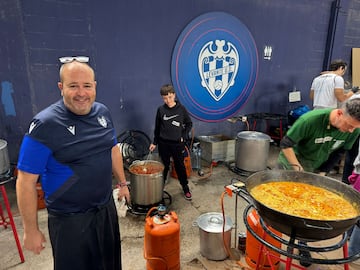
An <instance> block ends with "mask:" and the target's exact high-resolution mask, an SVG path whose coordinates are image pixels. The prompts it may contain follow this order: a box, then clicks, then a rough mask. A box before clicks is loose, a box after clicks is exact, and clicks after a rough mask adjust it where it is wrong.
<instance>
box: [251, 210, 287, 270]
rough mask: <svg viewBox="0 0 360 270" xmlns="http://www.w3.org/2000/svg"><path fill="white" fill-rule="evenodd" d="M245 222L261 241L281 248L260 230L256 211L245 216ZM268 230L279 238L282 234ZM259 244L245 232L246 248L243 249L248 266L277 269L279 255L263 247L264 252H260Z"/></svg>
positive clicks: (262, 269)
mask: <svg viewBox="0 0 360 270" xmlns="http://www.w3.org/2000/svg"><path fill="white" fill-rule="evenodd" d="M247 221H248V223H249V225H250V227H251V229H252V230H253V231H254V232H255V233H256V234H257V235H258V236H260V237H261V238H262V239H264V240H266V241H267V242H268V243H270V244H271V245H273V246H275V247H278V248H281V243H280V242H279V241H277V240H275V239H274V238H273V237H271V236H269V235H268V234H266V233H264V229H263V228H262V226H261V224H260V220H259V215H258V213H257V211H256V210H253V211H251V212H250V214H249V215H248V216H247ZM268 229H269V230H270V231H271V232H272V233H274V234H275V235H278V236H279V237H281V236H282V234H281V233H280V232H278V231H276V230H274V229H273V228H271V227H268ZM261 246H262V245H261V243H260V242H259V241H258V240H256V238H255V237H254V236H253V235H252V234H251V233H250V232H249V231H247V234H246V247H245V256H246V257H245V259H246V262H247V264H248V265H249V266H251V267H252V268H256V267H258V268H256V269H260V270H266V269H278V268H279V265H280V254H279V253H277V252H275V251H273V250H271V249H270V248H267V247H265V246H264V248H265V250H263V251H260V249H261ZM260 252H261V254H260V260H259V262H258V259H259V253H260ZM266 252H268V253H269V255H270V259H271V264H272V266H273V267H274V268H272V267H271V264H270V262H269V260H268V258H267V256H266Z"/></svg>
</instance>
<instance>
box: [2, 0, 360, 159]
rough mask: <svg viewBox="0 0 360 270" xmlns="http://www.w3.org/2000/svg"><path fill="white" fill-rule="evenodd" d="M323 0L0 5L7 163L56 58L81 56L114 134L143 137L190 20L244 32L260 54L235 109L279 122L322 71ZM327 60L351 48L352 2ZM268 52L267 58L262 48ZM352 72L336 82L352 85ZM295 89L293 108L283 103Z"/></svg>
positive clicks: (52, 75)
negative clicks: (218, 14)
mask: <svg viewBox="0 0 360 270" xmlns="http://www.w3.org/2000/svg"><path fill="white" fill-rule="evenodd" d="M332 2H333V1H332V0H319V1H313V0H276V1H274V0H252V1H248V0H227V1H224V0H182V1H178V0H157V1H148V0H131V1H124V0H122V1H120V0H108V1H103V2H101V1H95V0H62V1H56V0H54V1H47V0H31V1H27V0H2V1H1V3H0V10H1V16H0V33H1V34H0V35H1V42H0V59H1V61H0V82H1V86H2V87H1V88H0V94H1V95H0V97H1V103H0V127H1V128H0V138H3V139H5V140H7V141H8V143H9V146H8V148H9V152H10V158H11V160H12V161H15V160H16V157H17V152H18V148H19V145H20V142H21V138H22V136H23V134H24V133H25V132H26V130H27V127H28V124H29V121H30V120H31V118H32V116H33V115H34V114H35V113H37V112H39V111H40V110H41V109H43V108H44V107H46V106H47V105H49V104H50V103H52V102H54V101H56V100H57V99H59V97H60V95H59V90H58V89H57V81H58V69H59V63H58V61H57V59H58V57H59V56H65V55H87V56H90V59H91V60H90V63H91V65H92V66H93V67H94V69H95V71H96V74H97V81H98V92H97V100H98V101H100V102H103V103H105V104H106V105H107V106H108V107H109V108H110V110H111V111H112V114H113V118H114V121H115V126H116V129H117V132H118V134H120V133H121V132H123V131H125V130H128V129H140V130H142V131H144V132H146V133H147V134H148V135H150V136H151V137H152V132H153V128H154V118H155V112H156V108H157V107H158V106H159V105H160V104H161V103H162V100H161V97H160V96H159V88H160V86H161V85H162V84H164V83H168V82H170V78H171V75H170V64H171V54H172V50H173V48H174V45H175V43H176V40H177V37H178V36H179V34H180V33H181V31H182V30H183V29H184V27H186V25H187V24H188V23H189V22H190V21H192V20H193V19H194V18H196V17H197V16H199V15H201V14H203V13H206V12H211V11H224V12H227V13H229V14H232V15H234V16H236V17H237V18H238V19H239V20H240V21H242V22H243V23H244V24H245V25H246V26H247V27H248V29H249V30H250V32H251V33H252V35H253V37H254V39H255V42H256V44H257V48H258V53H259V60H260V61H259V73H258V79H257V83H256V85H255V87H254V90H253V92H252V95H251V96H250V98H249V100H248V102H247V103H246V104H245V105H244V106H243V107H242V108H241V109H240V110H239V114H241V115H244V114H248V113H254V112H272V113H281V114H286V113H287V111H288V110H289V109H291V108H292V107H293V106H297V105H299V104H309V105H310V104H311V103H310V101H309V98H308V92H309V88H310V84H311V81H312V78H313V77H314V76H316V74H318V73H319V72H320V71H321V70H322V65H323V61H324V56H325V48H326V39H327V34H328V27H329V22H330V21H331V20H330V19H331V14H330V10H331V4H332ZM340 6H341V7H340V12H339V16H338V20H337V22H336V34H335V37H334V49H333V50H332V55H331V58H332V59H334V58H343V59H345V60H347V61H348V62H349V63H350V60H351V48H352V47H359V46H360V33H359V32H360V30H359V29H360V21H359V20H358V18H359V10H360V1H359V0H342V1H341V5H340ZM265 45H271V46H273V57H272V60H270V61H269V60H264V59H263V58H262V56H263V52H262V51H263V48H264V46H265ZM350 75H351V71H350V72H349V73H348V75H347V76H346V77H345V79H348V80H351V77H350ZM294 87H296V88H297V89H299V90H301V93H302V99H303V100H302V102H301V103H299V104H289V103H288V92H289V91H291V90H292V89H293V88H294ZM194 127H195V134H196V135H207V134H219V133H225V134H226V135H229V136H235V135H236V133H237V132H238V131H240V130H242V129H244V128H245V127H244V126H243V125H242V123H236V124H231V123H229V122H227V121H224V122H218V123H205V122H200V121H198V120H196V119H194Z"/></svg>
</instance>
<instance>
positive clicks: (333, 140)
mask: <svg viewBox="0 0 360 270" xmlns="http://www.w3.org/2000/svg"><path fill="white" fill-rule="evenodd" d="M331 111H332V109H322V110H312V111H310V112H307V113H305V114H303V115H302V116H301V117H300V118H299V119H297V120H296V121H295V123H294V124H293V126H292V127H291V128H290V129H289V130H288V131H287V133H286V136H288V137H289V138H290V139H291V140H292V141H294V142H295V145H294V146H293V148H294V151H295V154H296V157H297V158H298V160H299V162H300V164H301V165H302V166H303V168H304V170H305V171H309V172H314V171H315V170H316V169H318V168H319V167H320V166H321V165H322V164H323V163H324V162H325V161H327V160H328V158H329V156H330V154H331V153H333V152H334V151H336V150H338V149H340V148H343V149H345V150H349V149H351V147H352V145H353V143H354V142H355V140H356V139H357V138H358V136H359V134H360V129H355V131H354V132H352V133H350V132H341V131H339V130H338V129H337V128H335V127H333V126H331V125H330V112H331ZM278 162H279V163H280V164H281V165H283V166H284V168H286V169H292V167H291V166H290V165H289V163H288V161H287V159H286V158H285V156H284V154H283V153H282V151H281V152H280V154H279V158H278Z"/></svg>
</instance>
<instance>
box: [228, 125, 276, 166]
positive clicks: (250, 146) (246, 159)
mask: <svg viewBox="0 0 360 270" xmlns="http://www.w3.org/2000/svg"><path fill="white" fill-rule="evenodd" d="M270 141H271V138H270V136H269V135H267V134H264V133H261V132H258V131H241V132H239V133H238V134H237V136H236V146H235V164H236V167H237V168H238V169H240V170H243V171H248V172H257V171H262V170H265V169H266V167H267V161H268V157H269V149H270Z"/></svg>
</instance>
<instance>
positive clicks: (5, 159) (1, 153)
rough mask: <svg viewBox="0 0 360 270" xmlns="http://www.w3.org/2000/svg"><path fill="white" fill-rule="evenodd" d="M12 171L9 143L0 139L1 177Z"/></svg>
mask: <svg viewBox="0 0 360 270" xmlns="http://www.w3.org/2000/svg"><path fill="white" fill-rule="evenodd" d="M9 170H10V160H9V153H8V150H7V142H6V141H5V140H1V139H0V175H3V174H7V173H8V172H9Z"/></svg>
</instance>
